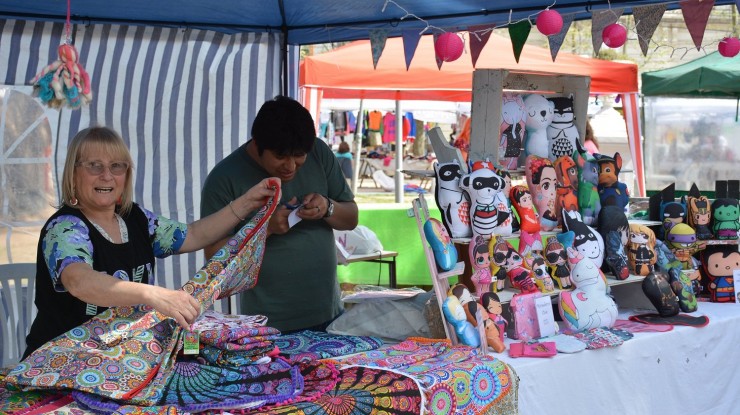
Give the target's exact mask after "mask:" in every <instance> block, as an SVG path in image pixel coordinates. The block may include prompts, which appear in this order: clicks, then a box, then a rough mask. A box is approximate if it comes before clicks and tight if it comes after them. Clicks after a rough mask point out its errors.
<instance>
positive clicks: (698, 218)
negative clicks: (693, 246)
mask: <svg viewBox="0 0 740 415" xmlns="http://www.w3.org/2000/svg"><path fill="white" fill-rule="evenodd" d="M686 206H687V208H688V214H687V216H686V217H687V219H688V223H689V226H691V227H692V228H694V230H695V231H696V237H697V238H698V239H700V240H702V241H706V240H708V239H712V238H714V235H713V234H712V229H711V228H710V227H709V226H710V223H711V221H712V206H711V204H710V203H709V199H708V198H707V197H706V196H699V197H694V196H688V197H687V198H686Z"/></svg>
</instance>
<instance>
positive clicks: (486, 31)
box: [468, 0, 740, 68]
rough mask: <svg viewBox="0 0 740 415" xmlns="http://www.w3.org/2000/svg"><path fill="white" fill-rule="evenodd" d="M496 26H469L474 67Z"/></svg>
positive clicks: (471, 56)
mask: <svg viewBox="0 0 740 415" xmlns="http://www.w3.org/2000/svg"><path fill="white" fill-rule="evenodd" d="M738 1H740V0H738ZM495 27H496V25H480V26H471V27H469V28H468V37H469V38H470V40H469V42H470V58H471V59H472V61H473V68H475V63H476V62H477V61H478V57H479V56H480V52H481V51H482V50H483V47H484V46H486V43H488V39H489V38H490V37H491V33H493V29H494V28H495Z"/></svg>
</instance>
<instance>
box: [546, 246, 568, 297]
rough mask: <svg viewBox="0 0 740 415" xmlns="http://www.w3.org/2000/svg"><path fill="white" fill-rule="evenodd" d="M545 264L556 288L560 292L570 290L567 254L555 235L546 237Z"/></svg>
mask: <svg viewBox="0 0 740 415" xmlns="http://www.w3.org/2000/svg"><path fill="white" fill-rule="evenodd" d="M545 263H546V264H547V265H548V266H549V267H550V275H552V279H553V281H555V284H557V286H558V288H560V289H561V290H567V289H569V288H571V286H572V285H571V283H570V268H569V263H568V253H567V252H566V248H565V246H564V245H563V244H562V243H561V242H560V241H559V240H558V238H557V237H556V236H555V235H553V236H548V237H547V243H546V244H545Z"/></svg>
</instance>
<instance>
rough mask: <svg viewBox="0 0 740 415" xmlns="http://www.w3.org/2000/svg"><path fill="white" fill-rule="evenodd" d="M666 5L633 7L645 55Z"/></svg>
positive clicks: (639, 38) (641, 46)
mask: <svg viewBox="0 0 740 415" xmlns="http://www.w3.org/2000/svg"><path fill="white" fill-rule="evenodd" d="M738 1H740V0H738ZM666 7H667V5H666V4H653V5H650V6H642V7H633V8H632V15H633V16H634V17H635V29H637V41H638V42H639V43H640V49H642V55H643V56H647V53H648V46H650V39H652V38H653V34H654V33H655V29H656V28H657V27H658V24H659V23H660V20H661V19H662V18H663V13H665V9H666Z"/></svg>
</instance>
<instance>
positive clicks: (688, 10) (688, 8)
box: [679, 0, 714, 50]
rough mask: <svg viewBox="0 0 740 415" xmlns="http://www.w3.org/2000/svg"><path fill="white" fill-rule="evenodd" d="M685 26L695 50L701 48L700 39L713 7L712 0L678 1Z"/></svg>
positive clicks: (702, 37) (702, 36)
mask: <svg viewBox="0 0 740 415" xmlns="http://www.w3.org/2000/svg"><path fill="white" fill-rule="evenodd" d="M679 5H681V13H683V20H684V22H685V23H686V27H687V28H688V29H689V33H690V34H691V39H692V40H693V41H694V46H696V50H701V41H702V40H703V39H704V29H706V28H707V22H708V21H709V14H710V13H711V12H712V7H714V0H684V1H682V2H680V3H679Z"/></svg>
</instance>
